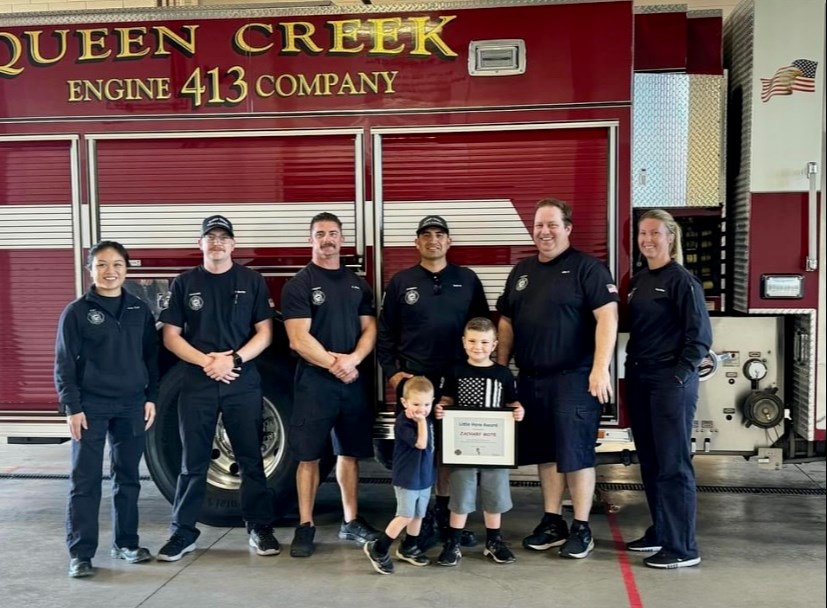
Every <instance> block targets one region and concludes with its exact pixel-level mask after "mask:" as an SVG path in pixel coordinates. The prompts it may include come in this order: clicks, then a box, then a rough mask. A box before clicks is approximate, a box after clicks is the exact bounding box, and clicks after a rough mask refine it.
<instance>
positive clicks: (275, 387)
mask: <svg viewBox="0 0 827 608" xmlns="http://www.w3.org/2000/svg"><path fill="white" fill-rule="evenodd" d="M259 371H260V373H261V376H262V392H263V397H264V398H263V400H262V410H263V411H262V414H263V419H264V423H263V427H264V428H263V433H262V446H261V453H262V457H263V460H264V472H265V475H266V476H267V484H268V486H269V487H270V489H271V491H272V496H273V501H274V506H275V511H276V515H277V516H279V517H281V516H284V515H287V514H289V513H291V512H292V511H293V509H294V507H295V504H296V461H295V460H294V458H293V457H292V455H291V453H290V450H289V447H288V441H287V436H288V433H289V421H290V414H291V411H292V405H293V404H292V397H291V395H292V390H291V387H292V369H291V368H290V366H288V365H276V364H273V363H272V362H262V364H261V365H260V366H259ZM182 375H183V370H182V369H181V367H180V366H176V367H174V368H173V369H172V370H170V372H169V373H168V374H166V375H165V376H164V378H163V380H162V383H161V391H160V395H159V398H158V404H157V418H156V422H155V424H154V425H153V427H152V428H151V429H150V431H149V433H148V434H147V446H146V461H147V466H148V468H149V471H150V474H151V475H152V479H153V480H154V481H155V484H156V485H157V486H158V489H159V490H160V491H161V494H163V496H164V497H165V498H166V499H167V500H169V501H170V502H172V501H173V499H174V497H175V485H176V482H177V478H178V472H179V470H180V468H181V440H180V437H179V434H178V394H179V392H180V390H181V382H182ZM332 462H333V461H332V455H331V457H328V458H325V459H323V461H322V463H321V471H320V473H321V475H322V479H324V478H325V477H326V476H327V474H328V472H329V471H330V468H331V466H332ZM239 487H240V478H239V471H238V464H237V463H236V462H235V458H234V456H233V451H232V446H231V444H230V441H229V439H228V437H227V433H226V431H225V430H224V426H223V424H222V423H221V418H220V417H219V420H218V424H217V425H216V433H215V437H214V439H213V451H212V460H211V462H210V466H209V469H208V470H207V491H206V494H205V496H204V503H203V506H202V508H201V516H200V517H199V521H200V522H201V523H203V524H206V525H210V526H222V527H223V526H241V525H243V520H242V517H241V503H240V491H239Z"/></svg>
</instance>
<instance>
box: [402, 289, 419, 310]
mask: <svg viewBox="0 0 827 608" xmlns="http://www.w3.org/2000/svg"><path fill="white" fill-rule="evenodd" d="M417 302H419V290H418V289H417V288H416V287H412V288H411V289H409V290H408V291H406V292H405V304H409V305H410V306H413V305H414V304H416V303H417Z"/></svg>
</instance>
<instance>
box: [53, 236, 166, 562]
mask: <svg viewBox="0 0 827 608" xmlns="http://www.w3.org/2000/svg"><path fill="white" fill-rule="evenodd" d="M128 266H129V255H128V254H127V251H126V249H125V248H124V247H123V245H121V244H120V243H116V242H115V241H101V242H100V243H98V244H97V245H95V246H94V247H92V248H91V249H90V250H89V272H90V274H91V276H92V282H93V285H92V287H90V288H89V291H88V292H87V293H86V295H84V296H83V297H81V298H80V299H78V300H75V301H74V302H72V303H71V304H69V306H67V307H66V309H65V310H64V311H63V314H62V315H61V317H60V321H59V323H58V332H57V342H56V345H55V386H56V388H57V392H58V397H59V400H60V404H61V407H62V409H63V410H64V411H65V412H66V422H67V423H68V425H69V433H70V434H71V436H72V440H73V441H72V473H71V490H70V492H69V505H68V508H67V512H66V544H67V546H68V548H69V554H70V556H71V562H70V564H69V576H71V577H73V578H79V577H86V576H92V575H93V574H94V573H95V571H94V569H93V568H92V557H94V555H95V551H96V550H97V547H98V511H99V509H100V500H101V468H102V464H103V450H104V446H105V444H106V438H107V436H108V437H109V445H110V447H111V456H112V458H111V461H112V465H111V468H112V505H113V514H114V515H113V521H112V528H113V532H112V545H113V546H112V550H111V555H112V557H117V558H119V559H123V560H126V561H127V562H129V563H139V562H145V561H148V560H150V559H152V555H151V554H150V552H149V550H148V549H146V548H144V547H140V546H139V545H138V494H139V493H140V491H141V482H140V476H139V473H138V465H139V463H140V461H141V455H142V454H143V451H144V433H145V431H146V429H148V428H149V427H150V426H152V423H153V421H154V420H155V402H156V401H157V399H158V334H157V332H156V330H155V319H154V317H153V316H152V313H151V312H150V310H149V308H148V307H147V305H146V304H144V303H143V302H141V301H140V300H139V299H138V298H136V297H134V296H132V295H130V294H129V293H127V292H126V291H125V290H124V289H123V284H124V280H125V279H126V272H127V267H128Z"/></svg>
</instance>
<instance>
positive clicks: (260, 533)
mask: <svg viewBox="0 0 827 608" xmlns="http://www.w3.org/2000/svg"><path fill="white" fill-rule="evenodd" d="M250 546H251V547H253V548H254V549H255V550H256V553H257V554H259V555H278V554H279V553H281V545H279V541H278V539H277V538H276V537H275V536H274V535H273V528H258V529H253V530H251V531H250Z"/></svg>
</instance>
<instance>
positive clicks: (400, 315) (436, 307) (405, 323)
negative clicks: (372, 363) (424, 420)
mask: <svg viewBox="0 0 827 608" xmlns="http://www.w3.org/2000/svg"><path fill="white" fill-rule="evenodd" d="M488 316H489V309H488V301H487V300H486V298H485V292H484V291H483V288H482V283H481V282H480V279H479V277H477V275H476V273H475V272H474V271H473V270H471V269H470V268H465V267H463V266H456V265H454V264H448V266H446V267H445V268H444V269H443V270H441V271H440V272H437V273H433V272H431V271H430V270H428V269H426V268H424V267H422V266H421V265H419V264H417V265H416V266H413V267H411V268H407V269H405V270H402V271H400V272H398V273H396V274H395V275H394V276H393V278H391V280H390V282H389V283H388V285H387V287H386V288H385V295H384V297H383V299H382V312H381V314H380V316H379V336H378V338H377V342H376V354H377V356H378V358H379V363H380V364H381V365H382V369H383V370H384V372H385V375H386V376H388V377H390V376H392V375H393V374H395V373H396V372H398V371H400V370H405V371H410V372H414V373H420V374H422V373H429V372H432V371H437V372H442V370H444V369H445V368H447V367H448V366H449V365H453V364H454V363H457V362H458V361H462V359H463V358H464V352H463V350H462V332H463V329H464V328H465V324H466V323H467V322H468V320H469V319H471V318H473V317H488Z"/></svg>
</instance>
